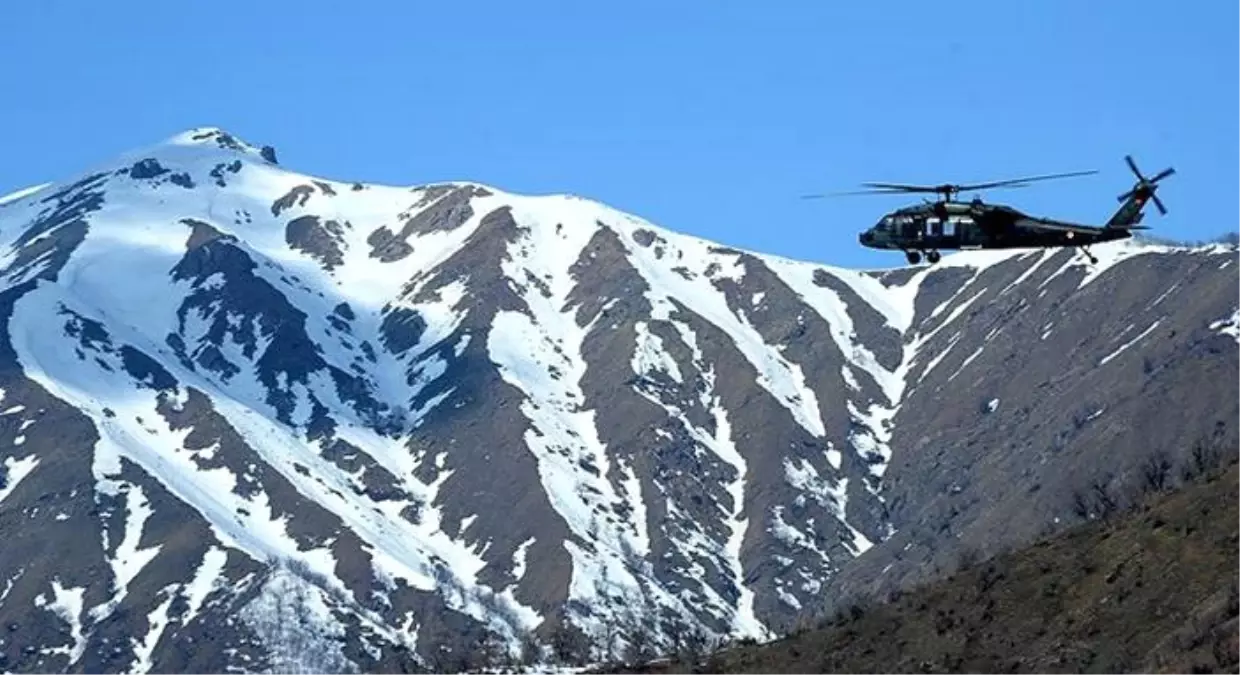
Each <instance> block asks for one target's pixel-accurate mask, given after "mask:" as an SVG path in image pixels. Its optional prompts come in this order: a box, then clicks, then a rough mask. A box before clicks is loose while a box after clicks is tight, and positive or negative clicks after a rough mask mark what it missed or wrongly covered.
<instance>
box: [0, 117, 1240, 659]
mask: <svg viewBox="0 0 1240 675" xmlns="http://www.w3.org/2000/svg"><path fill="white" fill-rule="evenodd" d="M1094 252H1095V254H1096V255H1097V256H1098V257H1099V258H1101V261H1100V263H1099V264H1097V265H1090V264H1088V262H1087V261H1086V260H1085V259H1084V257H1083V256H1081V255H1080V254H1079V253H1076V252H1074V251H1045V252H1040V251H1007V252H1002V253H990V252H969V253H963V254H959V255H952V256H948V257H946V258H945V259H944V260H943V261H942V262H941V263H939V264H938V265H935V266H933V267H918V268H912V269H893V270H886V271H859V270H848V269H841V268H836V267H831V266H826V265H821V264H815V263H812V262H806V261H793V260H787V259H783V258H779V257H775V256H770V255H763V254H760V253H756V252H748V251H740V250H736V249H733V248H728V247H726V246H723V245H721V244H717V243H713V242H708V241H703V240H701V239H697V238H693V237H689V236H685V235H682V234H678V233H676V232H675V231H673V230H669V229H664V228H661V227H659V226H656V225H654V224H652V223H649V222H646V221H643V220H641V219H638V218H635V217H632V216H630V215H627V214H625V213H623V212H621V211H617V210H615V209H612V208H609V207H607V206H605V205H602V204H599V203H597V202H593V201H590V200H586V199H582V198H578V197H573V196H525V195H516V194H509V193H505V192H503V191H502V190H500V189H498V188H495V187H491V186H484V185H479V184H466V183H452V184H441V185H428V186H414V187H391V186H378V185H365V184H360V183H352V182H347V181H337V180H328V179H325V178H320V177H311V176H306V175H302V174H298V173H296V172H294V171H290V170H288V169H286V168H284V167H282V166H280V165H279V164H277V163H276V156H275V152H274V150H272V149H271V148H267V147H264V148H259V147H257V146H254V145H251V144H249V143H246V142H245V141H242V140H240V139H239V138H237V137H236V136H234V135H231V134H228V133H226V132H224V131H222V130H219V129H195V130H190V131H187V132H185V133H183V134H179V135H177V136H175V137H173V138H170V139H168V140H167V141H165V142H162V143H159V144H157V145H155V146H152V147H149V148H143V149H139V150H135V151H133V152H131V153H128V154H126V155H125V156H122V157H119V158H116V159H115V160H112V161H109V162H104V163H102V164H101V165H100V166H98V167H96V168H94V169H93V170H90V171H88V172H86V173H85V174H83V175H80V176H75V177H71V178H69V179H67V180H64V181H60V182H56V183H53V184H49V185H45V186H40V187H37V188H32V189H30V190H26V191H23V192H21V193H18V194H15V195H12V196H10V197H7V198H4V199H3V200H0V325H2V326H3V327H4V329H3V330H2V331H0V390H2V391H3V395H2V397H0V533H3V535H4V538H5V546H4V547H3V548H0V627H2V628H0V631H2V632H0V639H2V640H3V642H2V643H0V654H3V656H0V659H3V660H2V661H0V668H5V669H9V670H15V671H23V672H34V671H57V672H61V671H68V670H74V671H81V670H90V671H99V672H117V671H142V672H145V671H148V670H155V671H171V670H186V669H188V670H194V671H213V672H219V671H224V670H228V669H240V670H246V671H251V670H253V671H263V670H279V671H303V670H317V671H360V670H365V671H372V670H386V671H394V670H413V669H418V668H433V669H435V670H438V671H445V670H447V671H451V670H458V669H461V668H464V667H466V666H468V665H471V664H473V663H476V662H477V660H478V659H479V658H480V655H485V656H487V657H488V658H490V657H492V656H496V655H502V656H504V658H512V659H516V658H527V659H530V660H540V661H547V660H553V659H554V660H561V661H575V662H588V661H591V660H597V659H599V658H601V657H602V656H603V655H605V654H607V653H610V652H613V651H615V650H619V649H623V648H626V647H627V646H631V645H630V643H631V642H633V640H634V639H635V638H636V636H637V633H638V632H639V630H640V632H641V633H642V639H648V640H649V641H650V642H651V643H652V644H651V647H652V649H657V648H662V647H666V646H667V645H669V644H671V641H672V640H673V638H674V636H676V635H682V634H684V633H685V632H686V631H691V632H694V633H695V634H701V635H703V636H709V637H714V638H722V637H733V638H735V637H745V636H748V637H752V638H754V639H759V640H761V639H768V638H770V637H774V636H775V635H777V634H779V633H781V632H784V631H786V630H788V629H789V628H790V627H792V626H794V625H795V624H796V621H797V618H798V617H799V616H803V615H804V614H805V613H806V612H810V611H816V610H817V609H818V608H821V607H824V606H829V605H830V604H831V603H833V602H836V601H838V599H840V598H846V597H855V596H858V595H860V594H881V593H883V592H885V591H887V590H890V589H892V588H897V587H901V586H905V585H908V584H911V583H914V582H916V581H918V580H919V579H921V578H923V577H924V576H925V575H926V574H928V573H929V571H932V570H933V569H934V567H935V566H936V565H939V566H941V565H944V564H946V563H947V562H949V561H952V560H955V557H956V556H958V555H959V552H960V551H961V550H965V549H966V548H967V549H971V550H979V551H984V552H991V551H998V550H1003V549H1006V548H1010V547H1012V546H1016V545H1020V544H1022V543H1025V542H1028V541H1029V540H1031V539H1033V538H1034V537H1036V536H1038V535H1039V534H1041V533H1044V532H1046V531H1048V530H1050V529H1053V528H1055V527H1056V526H1057V525H1059V524H1061V523H1062V522H1064V521H1065V520H1068V519H1071V518H1073V517H1075V516H1074V513H1075V510H1074V495H1076V494H1077V493H1078V492H1079V491H1080V490H1082V489H1087V488H1088V487H1089V486H1091V485H1092V484H1094V483H1100V484H1102V485H1107V484H1110V483H1114V482H1118V481H1122V480H1123V479H1124V477H1125V476H1126V475H1129V474H1131V473H1132V472H1134V471H1137V470H1138V468H1139V467H1140V465H1141V463H1142V462H1144V461H1147V458H1148V456H1149V454H1150V452H1151V451H1153V450H1163V451H1165V452H1166V453H1167V454H1168V456H1169V458H1170V460H1171V461H1177V462H1178V461H1180V460H1182V459H1183V457H1184V456H1185V455H1184V453H1186V452H1189V450H1188V449H1187V448H1188V445H1186V444H1185V443H1184V442H1183V440H1184V439H1186V438H1203V439H1209V440H1210V441H1211V442H1214V443H1219V444H1222V445H1224V446H1225V447H1236V442H1237V429H1236V419H1237V412H1238V409H1240V408H1238V406H1240V396H1238V392H1237V384H1236V372H1237V335H1238V333H1237V331H1238V328H1237V323H1238V322H1240V320H1238V318H1237V287H1238V284H1237V280H1238V276H1237V269H1238V267H1237V262H1238V258H1240V253H1238V252H1237V248H1236V246H1235V245H1234V244H1231V245H1223V244H1218V245H1208V246H1196V247H1175V246H1167V245H1153V244H1143V243H1137V242H1131V241H1130V242H1125V243H1120V244H1113V245H1110V246H1107V247H1099V248H1098V249H1095V251H1094Z"/></svg>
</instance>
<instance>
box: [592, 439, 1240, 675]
mask: <svg viewBox="0 0 1240 675" xmlns="http://www.w3.org/2000/svg"><path fill="white" fill-rule="evenodd" d="M1219 459H1227V460H1229V461H1230V463H1231V466H1230V467H1217V466H1211V467H1210V469H1209V471H1208V473H1206V474H1204V475H1198V476H1194V477H1193V479H1192V480H1190V481H1187V482H1184V483H1180V482H1179V481H1178V480H1176V481H1175V483H1176V484H1175V485H1174V488H1173V489H1172V490H1171V492H1170V494H1161V492H1162V490H1166V489H1168V488H1172V485H1171V484H1168V485H1167V486H1165V487H1163V488H1162V490H1157V489H1156V490H1155V494H1149V493H1148V492H1146V491H1145V488H1147V487H1152V486H1150V485H1149V484H1145V485H1140V484H1137V485H1134V486H1132V487H1134V488H1136V489H1134V490H1132V491H1130V492H1129V493H1128V494H1129V495H1130V496H1131V497H1132V498H1133V499H1134V500H1135V504H1133V506H1134V508H1132V509H1131V510H1129V511H1127V512H1124V513H1117V514H1114V516H1113V517H1111V518H1107V519H1105V520H1102V521H1095V522H1090V523H1086V524H1082V525H1080V526H1077V527H1071V528H1067V529H1066V530H1065V531H1063V532H1059V533H1056V534H1055V535H1054V536H1052V537H1049V538H1047V539H1043V540H1040V541H1038V542H1036V543H1035V544H1033V545H1031V546H1027V547H1025V548H1023V549H1019V550H1016V551H1012V552H1009V553H1004V554H1000V555H998V556H995V557H994V558H991V559H989V560H984V561H983V560H977V561H976V562H970V563H969V564H967V565H964V566H963V567H962V568H960V569H958V570H956V571H954V572H953V573H952V574H951V575H950V576H945V578H942V579H939V580H936V581H935V582H934V583H931V584H926V585H925V586H922V587H919V588H916V589H912V590H910V591H909V592H907V593H901V594H898V595H893V596H892V597H891V598H890V599H889V600H888V601H885V602H877V603H874V602H871V603H865V604H856V605H852V606H850V607H848V608H847V609H846V610H845V611H841V612H840V613H839V614H838V615H836V616H834V617H823V618H822V620H821V621H819V622H817V625H813V626H811V627H808V628H804V629H802V630H798V631H795V632H794V634H792V635H789V636H788V637H785V638H782V639H779V640H775V641H772V642H768V643H765V644H762V645H737V646H734V647H731V648H729V649H726V650H722V651H719V652H715V653H712V654H701V653H700V652H699V653H697V654H694V653H692V652H689V651H686V650H682V652H681V656H680V657H678V658H677V657H674V658H671V659H660V660H656V661H653V662H651V663H648V664H645V665H643V666H638V667H634V668H630V669H625V668H624V667H612V668H610V669H608V670H606V671H602V672H645V673H656V672H671V673H677V672H681V673H684V672H707V673H761V672H783V673H833V672H834V673H960V672H965V673H1005V672H1013V673H1015V672H1029V673H1054V672H1064V673H1086V672H1097V673H1228V672H1236V670H1237V669H1238V667H1240V653H1238V651H1237V648H1238V646H1240V630H1238V624H1237V622H1238V621H1240V618H1238V615H1240V586H1238V585H1237V581H1236V570H1237V568H1240V559H1238V554H1237V550H1238V548H1240V535H1238V534H1237V522H1238V521H1240V509H1237V504H1240V493H1238V492H1237V483H1238V482H1240V478H1238V474H1237V470H1236V466H1235V462H1236V460H1237V457H1236V456H1235V455H1232V456H1230V457H1226V458H1219ZM1212 464H1213V463H1212ZM1177 468H1179V467H1177ZM1143 493H1144V494H1143ZM695 664H696V668H697V669H696V670H694V669H693V668H694V667H695Z"/></svg>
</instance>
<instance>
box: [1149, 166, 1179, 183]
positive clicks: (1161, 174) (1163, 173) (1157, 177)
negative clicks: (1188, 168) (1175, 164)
mask: <svg viewBox="0 0 1240 675" xmlns="http://www.w3.org/2000/svg"><path fill="white" fill-rule="evenodd" d="M1173 173H1175V169H1172V168H1167V169H1163V170H1162V171H1159V172H1158V173H1156V174H1154V177H1153V178H1151V179H1150V182H1151V183H1157V182H1158V181H1160V180H1162V179H1164V178H1166V177H1167V176H1170V175H1171V174H1173Z"/></svg>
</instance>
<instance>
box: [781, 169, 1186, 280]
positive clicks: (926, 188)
mask: <svg viewBox="0 0 1240 675" xmlns="http://www.w3.org/2000/svg"><path fill="white" fill-rule="evenodd" d="M1124 161H1125V162H1127V164H1128V168H1129V169H1131V170H1132V172H1133V174H1135V175H1136V177H1137V182H1136V183H1135V184H1134V185H1133V187H1132V188H1131V189H1130V190H1128V191H1127V192H1125V193H1123V194H1121V195H1120V196H1119V201H1120V207H1119V209H1118V210H1116V211H1115V213H1114V214H1113V215H1112V216H1111V218H1110V219H1109V220H1107V221H1106V223H1105V224H1103V225H1101V226H1096V225H1085V224H1082V223H1074V222H1069V221H1064V220H1057V219H1053V218H1044V217H1040V216H1032V215H1029V214H1027V213H1023V212H1021V211H1019V210H1017V209H1015V208H1013V207H1011V206H1007V205H1004V204H994V203H986V202H984V201H983V200H982V198H981V197H977V196H975V197H974V198H973V199H972V201H969V202H961V201H954V200H953V199H952V198H953V197H954V196H955V195H957V194H959V193H961V192H965V191H970V192H971V191H974V190H984V189H990V188H1016V187H1025V186H1027V185H1029V184H1030V183H1033V182H1036V181H1043V180H1051V179H1056V178H1068V177H1072V176H1086V175H1090V174H1095V173H1098V172H1097V171H1074V172H1071V173H1059V174H1048V175H1041V176H1029V177H1026V178H1014V179H1010V180H1001V181H991V182H987V183H976V184H972V185H955V184H943V185H904V184H899V183H863V184H862V185H864V186H866V187H868V188H870V189H869V190H862V191H857V192H839V193H833V194H820V195H804V197H803V198H805V199H819V198H822V197H830V196H839V195H858V194H906V193H932V194H939V195H941V196H942V198H941V199H939V200H938V201H934V202H931V201H929V200H925V201H924V202H923V203H922V204H917V205H915V206H907V207H903V208H899V209H896V210H894V211H891V212H889V213H887V214H885V215H883V216H882V217H881V218H880V219H879V220H878V222H877V223H875V224H874V226H872V227H870V228H869V229H868V230H865V231H864V232H862V233H861V234H860V235H858V241H859V242H860V243H861V245H862V246H865V247H867V248H872V249H881V250H901V251H904V254H905V256H906V257H907V258H908V262H909V264H910V265H916V264H918V263H920V262H921V258H922V255H923V254H924V255H925V258H926V261H927V262H929V263H930V264H931V265H933V264H935V263H937V262H938V261H939V259H940V257H941V256H940V253H939V251H940V250H962V251H964V250H976V249H1007V248H1052V247H1060V248H1062V247H1076V248H1079V249H1080V250H1081V251H1082V252H1084V253H1085V255H1086V256H1087V257H1088V258H1089V261H1090V262H1091V263H1094V264H1097V262H1098V259H1097V258H1096V257H1094V255H1093V254H1092V253H1090V251H1089V246H1091V245H1093V244H1100V243H1103V242H1108V241H1116V240H1119V239H1127V238H1129V237H1131V236H1132V232H1133V230H1146V229H1149V228H1148V227H1145V226H1142V225H1141V224H1140V223H1141V220H1142V218H1144V217H1145V214H1144V212H1143V209H1144V208H1145V205H1146V203H1147V202H1149V201H1153V202H1154V205H1155V206H1157V207H1158V211H1159V212H1160V213H1162V214H1163V215H1166V213H1167V209H1166V207H1165V206H1164V205H1163V203H1162V200H1160V199H1159V198H1158V196H1157V194H1156V191H1157V190H1158V182H1159V181H1161V180H1162V179H1164V178H1166V177H1167V176H1170V175H1172V174H1174V173H1175V169H1174V168H1170V167H1168V168H1166V169H1164V170H1162V171H1160V172H1159V173H1157V174H1155V175H1154V176H1152V177H1150V178H1146V177H1145V176H1144V175H1143V174H1142V173H1141V170H1140V169H1138V168H1137V165H1136V163H1135V162H1134V161H1133V159H1132V156H1130V155H1125V157H1124Z"/></svg>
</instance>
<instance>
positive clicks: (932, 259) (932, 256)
mask: <svg viewBox="0 0 1240 675" xmlns="http://www.w3.org/2000/svg"><path fill="white" fill-rule="evenodd" d="M939 259H940V256H939V252H938V251H927V252H926V262H928V263H930V264H931V265H933V264H934V263H936V262H938V261H939Z"/></svg>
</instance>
